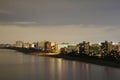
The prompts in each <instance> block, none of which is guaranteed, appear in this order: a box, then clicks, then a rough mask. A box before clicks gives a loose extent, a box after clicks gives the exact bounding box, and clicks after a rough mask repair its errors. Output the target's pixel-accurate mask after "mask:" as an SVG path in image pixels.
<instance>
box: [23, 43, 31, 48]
mask: <svg viewBox="0 0 120 80" xmlns="http://www.w3.org/2000/svg"><path fill="white" fill-rule="evenodd" d="M29 45H30V44H29V43H23V44H22V48H29V47H30V46H29Z"/></svg>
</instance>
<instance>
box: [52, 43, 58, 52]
mask: <svg viewBox="0 0 120 80" xmlns="http://www.w3.org/2000/svg"><path fill="white" fill-rule="evenodd" d="M51 52H53V53H58V44H57V43H56V42H51Z"/></svg>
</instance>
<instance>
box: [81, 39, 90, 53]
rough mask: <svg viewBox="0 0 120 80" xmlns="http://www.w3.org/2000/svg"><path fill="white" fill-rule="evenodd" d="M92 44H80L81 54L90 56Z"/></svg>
mask: <svg viewBox="0 0 120 80" xmlns="http://www.w3.org/2000/svg"><path fill="white" fill-rule="evenodd" d="M89 44H90V43H89V42H86V41H83V42H82V43H80V44H79V53H80V54H87V55H89V52H90V45H89Z"/></svg>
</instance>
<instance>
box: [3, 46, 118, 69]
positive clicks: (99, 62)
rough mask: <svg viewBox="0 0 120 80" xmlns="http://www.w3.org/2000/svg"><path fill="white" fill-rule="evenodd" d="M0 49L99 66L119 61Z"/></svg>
mask: <svg viewBox="0 0 120 80" xmlns="http://www.w3.org/2000/svg"><path fill="white" fill-rule="evenodd" d="M1 49H11V50H16V51H18V52H22V53H24V54H28V55H32V56H44V57H54V58H62V59H66V60H72V61H79V62H86V63H91V64H96V65H101V66H109V67H115V68H120V61H117V60H109V61H108V60H104V59H99V58H91V57H84V56H70V55H64V54H56V53H44V52H41V51H39V50H35V49H26V48H1Z"/></svg>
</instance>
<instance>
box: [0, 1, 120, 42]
mask: <svg viewBox="0 0 120 80" xmlns="http://www.w3.org/2000/svg"><path fill="white" fill-rule="evenodd" d="M16 40H22V41H25V42H34V41H43V40H48V41H56V42H70V43H79V42H82V41H90V42H102V41H105V40H108V41H113V42H119V41H120V1H119V0H0V43H14V42H15V41H16Z"/></svg>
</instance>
